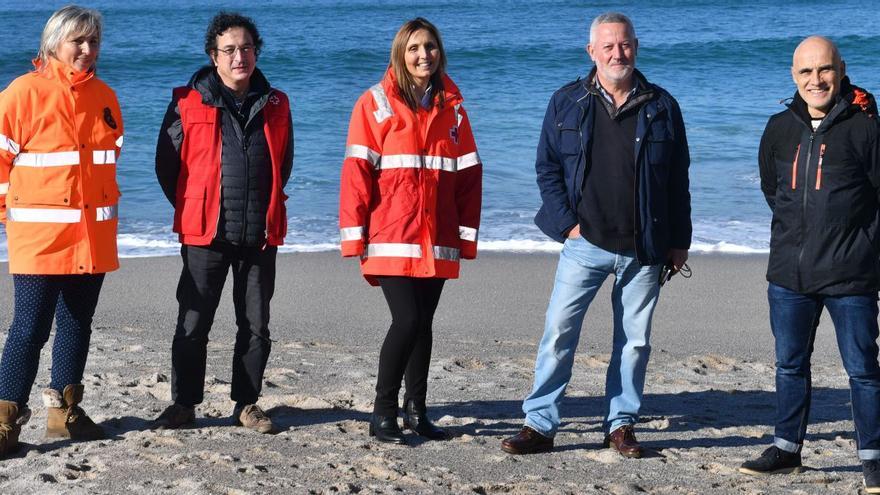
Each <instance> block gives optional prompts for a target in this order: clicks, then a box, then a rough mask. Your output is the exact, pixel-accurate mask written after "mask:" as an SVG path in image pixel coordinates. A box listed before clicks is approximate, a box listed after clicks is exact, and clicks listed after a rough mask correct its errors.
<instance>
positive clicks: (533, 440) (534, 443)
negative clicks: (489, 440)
mask: <svg viewBox="0 0 880 495" xmlns="http://www.w3.org/2000/svg"><path fill="white" fill-rule="evenodd" d="M501 450H503V451H505V452H507V453H508V454H514V455H522V454H538V453H540V452H550V451H551V450H553V439H552V438H548V437H545V436H544V435H541V434H540V433H538V432H537V431H535V430H533V429H531V428H529V427H528V426H523V429H522V430H520V432H519V433H517V434H516V435H515V436H512V437H510V438H505V439H504V441H502V442H501Z"/></svg>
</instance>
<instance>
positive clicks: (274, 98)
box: [269, 95, 281, 105]
mask: <svg viewBox="0 0 880 495" xmlns="http://www.w3.org/2000/svg"><path fill="white" fill-rule="evenodd" d="M269 103H271V104H273V105H280V104H281V98H278V96H277V95H272V96H270V97H269Z"/></svg>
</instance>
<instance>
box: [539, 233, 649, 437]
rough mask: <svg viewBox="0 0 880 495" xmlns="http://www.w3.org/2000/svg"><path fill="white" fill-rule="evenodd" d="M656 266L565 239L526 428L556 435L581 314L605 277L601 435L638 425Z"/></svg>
mask: <svg viewBox="0 0 880 495" xmlns="http://www.w3.org/2000/svg"><path fill="white" fill-rule="evenodd" d="M660 267H661V265H652V266H641V265H639V262H638V261H637V260H636V259H635V252H634V251H624V252H621V253H614V252H611V251H606V250H604V249H602V248H599V247H597V246H594V245H593V244H590V243H589V242H588V241H587V240H586V239H584V238H582V237H579V238H577V239H567V240H566V241H565V245H564V246H563V248H562V254H560V255H559V266H558V267H557V269H556V282H555V284H554V286H553V294H552V295H551V296H550V304H549V305H548V307H547V317H546V320H545V324H544V337H543V338H542V339H541V344H540V346H539V347H538V357H537V359H536V362H535V384H534V387H533V388H532V393H531V394H530V395H529V396H528V397H526V400H525V401H524V402H523V412H524V413H525V414H526V420H525V424H526V426H529V427H530V428H533V429H534V430H535V431H537V432H539V433H541V434H542V435H544V436H547V437H553V436H555V435H556V430H557V428H559V422H560V420H559V404H560V403H561V402H562V397H563V395H564V394H565V388H566V387H567V386H568V382H569V381H570V380H571V368H572V365H573V363H574V352H575V349H576V348H577V345H578V340H579V338H580V333H581V326H582V324H583V322H584V315H585V314H586V313H587V308H589V306H590V302H592V300H593V297H595V295H596V292H598V291H599V288H600V287H601V286H602V283H603V282H604V281H605V279H606V278H607V277H608V275H611V274H613V275H614V277H615V281H614V289H613V290H612V292H611V304H612V309H613V311H614V340H613V346H612V351H611V362H610V363H609V365H608V372H607V375H606V378H605V412H606V416H605V424H604V429H605V431H606V433H607V432H611V431H614V430H616V429H617V428H619V427H621V426H623V425H626V424H635V423H636V422H638V419H639V407H640V406H641V403H642V390H643V389H644V386H645V372H646V370H647V366H648V356H649V355H650V353H651V346H650V345H649V343H648V339H649V337H650V334H651V316H652V315H653V313H654V307H655V306H656V305H657V298H658V296H659V294H660V287H659V285H658V283H657V278H658V277H659V275H660Z"/></svg>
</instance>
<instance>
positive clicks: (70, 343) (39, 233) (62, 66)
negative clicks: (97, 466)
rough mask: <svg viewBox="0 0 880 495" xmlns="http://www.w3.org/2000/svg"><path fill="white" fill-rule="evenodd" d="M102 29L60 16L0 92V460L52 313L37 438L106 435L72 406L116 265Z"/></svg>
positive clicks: (114, 143) (12, 443)
mask: <svg viewBox="0 0 880 495" xmlns="http://www.w3.org/2000/svg"><path fill="white" fill-rule="evenodd" d="M101 31H102V22H101V14H100V13H98V12H97V11H95V10H91V9H85V8H82V7H77V6H74V5H68V6H67V7H64V8H62V9H60V10H58V11H57V12H55V13H54V14H52V17H50V18H49V21H48V22H46V27H45V28H44V29H43V35H42V39H41V42H40V51H39V53H38V55H37V58H36V59H35V60H34V66H35V70H34V71H33V72H30V73H28V74H25V75H23V76H21V77H19V78H17V79H16V80H14V81H12V83H10V84H9V86H8V87H7V88H6V89H5V90H4V91H3V92H2V93H0V222H2V223H4V224H5V226H6V238H7V243H8V246H9V272H10V273H12V283H13V287H14V291H15V292H14V294H15V310H14V313H13V318H12V325H11V327H10V328H9V333H8V335H7V337H6V344H5V345H4V348H3V357H2V360H0V456H3V455H5V454H7V453H8V452H10V451H12V450H15V448H16V447H17V445H18V435H19V433H20V432H21V425H23V424H24V423H26V422H27V420H28V418H29V417H30V410H29V409H28V407H27V404H28V400H29V398H30V392H31V388H32V386H33V384H34V379H35V378H36V376H37V371H38V368H39V360H40V350H41V349H42V348H43V346H44V345H45V344H46V341H47V340H48V339H49V332H50V330H51V329H52V319H53V318H54V319H55V321H56V323H57V326H56V332H55V342H54V344H53V346H52V373H51V379H50V382H49V387H48V388H46V389H45V390H43V394H42V396H43V403H44V405H45V406H46V407H47V409H48V410H47V414H46V417H47V425H46V437H47V438H70V439H73V440H93V439H97V438H102V437H103V436H104V432H103V430H102V429H101V427H100V426H99V425H96V424H95V423H94V422H92V420H91V419H89V417H88V416H87V415H86V413H85V412H84V411H83V410H82V409H81V408H80V407H79V404H80V402H81V401H82V398H83V384H82V377H83V371H84V369H85V365H86V358H87V357H88V352H89V339H90V336H91V323H92V316H93V315H94V314H95V307H96V306H97V304H98V295H99V293H100V292H101V285H102V284H103V281H104V274H105V273H107V272H110V271H113V270H116V269H117V268H118V267H119V261H118V259H117V254H116V231H117V221H118V220H117V211H118V206H117V203H118V201H119V188H118V185H117V183H116V158H117V156H118V154H119V149H120V147H121V146H122V136H123V134H122V116H121V115H120V113H119V103H118V102H117V100H116V95H115V93H114V92H113V90H112V89H110V87H109V86H107V85H106V84H105V83H104V82H103V81H101V80H100V79H98V78H97V76H96V75H95V67H96V64H97V60H98V51H99V49H100V45H101Z"/></svg>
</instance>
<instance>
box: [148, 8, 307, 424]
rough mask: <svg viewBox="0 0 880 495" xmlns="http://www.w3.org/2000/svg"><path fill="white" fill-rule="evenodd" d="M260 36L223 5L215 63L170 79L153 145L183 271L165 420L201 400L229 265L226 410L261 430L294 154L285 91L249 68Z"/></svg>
mask: <svg viewBox="0 0 880 495" xmlns="http://www.w3.org/2000/svg"><path fill="white" fill-rule="evenodd" d="M261 46H262V39H261V38H260V35H259V33H258V31H257V28H256V26H255V25H254V23H253V21H252V20H251V19H249V18H247V17H244V16H241V15H239V14H231V13H225V12H221V13H219V14H217V15H216V16H215V17H214V18H213V19H212V20H211V23H210V24H209V26H208V30H207V33H206V35H205V53H207V54H208V56H209V57H210V59H211V62H212V64H211V65H209V66H206V67H203V68H202V69H200V70H199V71H198V72H196V73H195V75H193V77H192V79H191V80H190V82H189V84H188V85H187V86H186V87H182V88H177V89H175V90H174V97H173V99H172V101H171V104H170V105H169V107H168V111H167V113H166V114H165V120H164V122H163V123H162V129H161V131H160V132H159V141H158V144H157V146H156V175H157V177H158V179H159V183H160V185H161V186H162V190H163V191H164V193H165V195H166V196H167V197H168V200H169V201H170V202H171V204H172V205H173V206H174V209H175V212H174V231H175V232H177V233H178V234H179V235H180V242H181V244H182V246H181V255H182V257H183V271H182V273H181V275H180V282H179V284H178V287H177V300H178V302H179V304H180V309H179V314H178V319H177V328H176V331H175V333H174V341H173V344H172V349H171V360H172V380H171V395H172V399H173V400H174V403H173V404H172V405H170V406H169V407H168V408H167V409H165V411H164V412H163V413H162V414H161V415H160V416H159V417H158V418H157V420H156V423H157V426H158V427H161V428H177V427H180V426H183V425H186V424H189V423H192V422H193V421H194V419H195V405H196V404H199V403H201V402H202V400H203V396H204V382H205V365H206V359H207V343H208V332H209V331H210V330H211V325H212V323H213V321H214V313H215V311H216V309H217V305H218V304H219V302H220V296H221V294H222V292H223V285H224V282H225V280H226V276H227V274H228V272H229V270H230V268H231V269H232V275H233V290H232V297H233V303H234V304H235V320H236V325H237V326H238V332H237V334H236V339H235V349H234V352H233V359H232V390H231V396H232V400H234V401H235V408H234V410H233V419H234V420H235V421H236V422H237V423H238V424H241V425H243V426H245V427H248V428H251V429H253V430H256V431H259V432H262V433H268V432H272V431H274V430H275V427H274V425H273V424H272V421H271V419H270V418H269V417H268V416H267V415H266V414H265V412H264V411H263V410H262V409H260V407H259V406H257V404H256V402H257V399H258V397H259V395H260V390H261V388H262V381H263V372H264V371H265V368H266V362H267V361H268V359H269V352H270V350H271V340H270V338H269V327H268V325H269V302H270V300H271V299H272V294H273V292H274V290H275V255H276V253H277V246H278V245H280V244H281V243H282V242H283V239H284V235H285V233H286V230H287V216H286V210H285V207H284V200H285V199H286V198H287V197H286V195H285V194H284V191H283V190H284V186H285V184H286V183H287V180H288V178H289V177H290V172H291V168H292V164H293V126H292V123H291V117H290V107H289V103H288V100H287V96H286V95H284V93H282V92H281V91H278V90H277V89H274V88H272V87H270V86H269V82H268V81H267V80H266V78H265V77H264V76H263V74H262V73H261V72H260V71H259V69H257V68H256V62H257V57H258V55H259V52H260V48H261Z"/></svg>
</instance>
